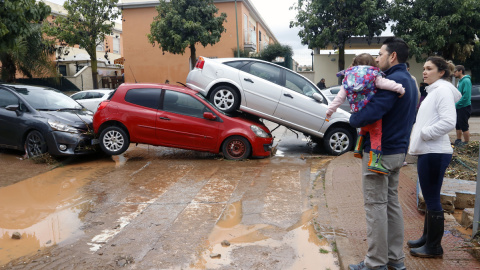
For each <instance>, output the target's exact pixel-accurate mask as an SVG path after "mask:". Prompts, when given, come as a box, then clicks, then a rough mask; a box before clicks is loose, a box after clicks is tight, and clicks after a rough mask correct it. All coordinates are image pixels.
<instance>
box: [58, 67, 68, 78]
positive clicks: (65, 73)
mask: <svg viewBox="0 0 480 270" xmlns="http://www.w3.org/2000/svg"><path fill="white" fill-rule="evenodd" d="M58 72H59V73H60V74H62V76H67V66H66V65H59V66H58Z"/></svg>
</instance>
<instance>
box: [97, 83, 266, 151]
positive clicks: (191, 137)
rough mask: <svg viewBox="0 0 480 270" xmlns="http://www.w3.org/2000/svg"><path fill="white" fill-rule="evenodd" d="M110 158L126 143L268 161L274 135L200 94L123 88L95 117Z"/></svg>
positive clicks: (161, 88) (182, 89) (180, 89)
mask: <svg viewBox="0 0 480 270" xmlns="http://www.w3.org/2000/svg"><path fill="white" fill-rule="evenodd" d="M93 127H94V130H95V133H96V134H98V135H99V142H100V148H101V149H102V150H103V151H104V152H105V153H107V154H109V155H119V154H121V153H123V152H125V151H126V150H127V149H128V147H129V145H130V143H144V144H150V145H158V146H166V147H175V148H183V149H189V150H197V151H205V152H211V153H223V155H224V157H225V158H227V159H233V160H236V159H245V158H248V157H250V156H253V157H268V156H270V152H271V147H272V143H273V138H272V134H271V133H270V131H269V130H268V128H267V127H266V126H265V125H264V124H263V123H261V122H259V121H254V120H250V119H246V118H243V117H235V116H232V115H227V114H225V113H223V112H221V111H219V110H217V109H216V108H215V107H214V106H213V105H212V104H210V103H209V102H208V101H207V100H206V99H205V98H204V97H203V96H202V95H200V94H199V93H197V92H195V91H192V90H191V89H189V88H187V87H183V86H174V85H169V84H165V85H163V84H140V83H136V84H122V85H120V86H119V87H118V89H117V90H115V92H114V93H113V94H112V95H111V97H110V98H109V99H107V100H105V101H103V102H101V103H100V105H99V106H98V110H97V112H96V113H95V115H94V117H93Z"/></svg>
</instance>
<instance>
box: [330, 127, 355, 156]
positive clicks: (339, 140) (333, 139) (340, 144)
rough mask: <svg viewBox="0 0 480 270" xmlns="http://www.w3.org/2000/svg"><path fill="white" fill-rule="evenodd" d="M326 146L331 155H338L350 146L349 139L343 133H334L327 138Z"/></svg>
mask: <svg viewBox="0 0 480 270" xmlns="http://www.w3.org/2000/svg"><path fill="white" fill-rule="evenodd" d="M328 145H329V147H330V149H331V150H332V152H333V153H335V154H337V155H339V154H341V153H343V152H345V151H348V148H349V147H350V146H351V142H350V138H349V137H348V136H347V134H345V133H344V132H335V133H333V134H332V135H331V136H330V137H329V138H328Z"/></svg>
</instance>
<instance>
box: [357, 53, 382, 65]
mask: <svg viewBox="0 0 480 270" xmlns="http://www.w3.org/2000/svg"><path fill="white" fill-rule="evenodd" d="M352 66H372V67H376V66H377V63H376V62H375V59H374V58H373V56H371V55H370V54H368V53H362V54H359V55H357V56H355V58H353V62H352Z"/></svg>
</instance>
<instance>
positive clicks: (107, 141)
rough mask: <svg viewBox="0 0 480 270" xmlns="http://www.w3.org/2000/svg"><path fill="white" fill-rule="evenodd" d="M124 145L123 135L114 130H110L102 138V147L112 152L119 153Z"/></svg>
mask: <svg viewBox="0 0 480 270" xmlns="http://www.w3.org/2000/svg"><path fill="white" fill-rule="evenodd" d="M124 144H125V140H124V138H123V135H122V134H121V133H120V132H118V131H116V130H110V131H108V132H107V133H105V135H104V136H103V145H104V146H105V148H107V149H108V150H110V151H112V152H117V151H119V150H120V149H121V148H122V147H123V145H124Z"/></svg>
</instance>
